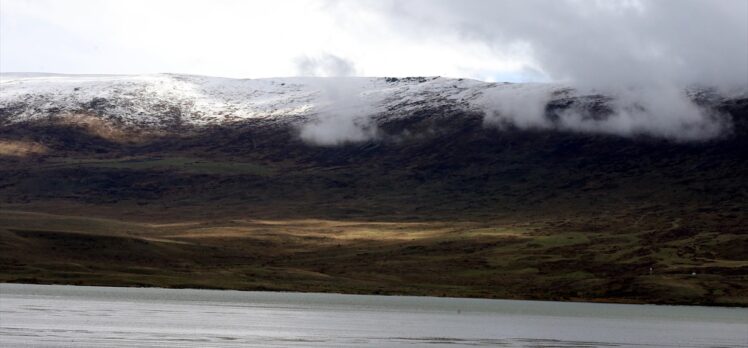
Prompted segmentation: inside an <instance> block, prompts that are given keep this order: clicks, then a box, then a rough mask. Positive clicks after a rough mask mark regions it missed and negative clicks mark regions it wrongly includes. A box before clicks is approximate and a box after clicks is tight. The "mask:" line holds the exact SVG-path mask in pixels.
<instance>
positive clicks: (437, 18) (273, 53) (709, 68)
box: [0, 0, 748, 86]
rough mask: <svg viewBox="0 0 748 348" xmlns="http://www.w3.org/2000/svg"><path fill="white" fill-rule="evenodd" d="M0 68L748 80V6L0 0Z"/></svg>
mask: <svg viewBox="0 0 748 348" xmlns="http://www.w3.org/2000/svg"><path fill="white" fill-rule="evenodd" d="M0 71H3V72H21V71H22V72H55V73H95V74H142V73H185V74H198V75H211V76H224V77H239V78H261V77H283V76H446V77H465V78H473V79H478V80H483V81H510V82H547V81H554V82H556V81H559V82H570V83H576V84H580V85H591V86H595V85H605V84H611V83H615V84H621V85H628V84H649V85H656V84H668V85H670V84H678V85H682V84H693V83H704V84H732V85H734V84H739V85H741V84H748V1H746V0H701V1H700V0H650V1H647V0H640V1H639V0H620V1H603V0H545V1H544V0H521V1H502V0H497V1H488V0H486V1H478V0H407V1H395V0H340V1H334V0H283V1H278V0H265V1H235V0H211V1H207V0H202V1H201V0H174V1H171V0H148V1H144V0H64V1H60V0H0Z"/></svg>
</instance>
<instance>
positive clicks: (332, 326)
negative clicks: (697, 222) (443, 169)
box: [0, 284, 748, 347]
mask: <svg viewBox="0 0 748 348" xmlns="http://www.w3.org/2000/svg"><path fill="white" fill-rule="evenodd" d="M431 345H434V346H442V347H444V346H446V347H461V346H469V347H475V346H490V347H495V346H499V347H748V309H745V308H712V307H695V306H652V305H621V304H595V303H572V302H546V301H510V300H482V299H457V298H433V297H411V296H368V295H367V296H363V295H340V294H318V293H313V294H309V293H283V292H242V291H220V290H192V289H181V290H177V289H153V288H114V287H89V286H63V285H27V284H0V346H2V347H59V346H70V347H103V346H106V347H134V346H138V347H142V346H162V347H165V346H179V347H206V346H209V347H229V346H232V347H238V346H242V347H422V346H431Z"/></svg>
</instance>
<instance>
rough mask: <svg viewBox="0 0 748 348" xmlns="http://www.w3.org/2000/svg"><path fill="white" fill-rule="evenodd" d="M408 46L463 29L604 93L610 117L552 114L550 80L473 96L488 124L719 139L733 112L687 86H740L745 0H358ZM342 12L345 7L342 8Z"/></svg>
mask: <svg viewBox="0 0 748 348" xmlns="http://www.w3.org/2000/svg"><path fill="white" fill-rule="evenodd" d="M357 4H358V5H357V6H361V7H362V8H365V9H367V11H370V12H371V13H373V15H376V16H379V17H380V18H382V19H383V23H386V26H387V27H388V28H389V30H390V31H392V32H398V33H401V35H402V37H401V39H403V37H406V38H407V39H408V40H410V41H413V42H426V41H430V40H433V39H434V38H437V37H448V36H450V35H454V33H458V35H459V36H460V37H461V38H462V40H464V42H470V43H474V44H482V45H484V46H487V47H490V49H492V50H493V51H494V52H495V53H496V54H497V55H503V56H507V55H509V56H511V55H512V54H513V52H514V53H516V52H520V53H521V57H519V56H518V58H521V59H524V60H525V69H531V70H532V71H535V72H536V76H544V78H543V80H545V82H552V83H558V84H561V85H563V86H567V87H571V88H572V89H574V90H575V91H576V93H577V94H578V95H586V94H589V95H605V96H610V97H611V100H609V101H608V102H607V103H606V107H607V108H609V111H610V112H609V114H607V115H605V117H598V116H600V115H590V114H589V113H590V111H589V110H586V109H583V108H578V107H577V108H569V109H567V110H563V111H560V112H558V113H557V114H555V115H554V117H555V118H548V117H547V115H546V104H547V103H548V102H549V101H550V100H552V98H553V96H552V93H553V92H554V88H557V86H556V87H554V86H553V85H544V84H538V85H529V86H521V85H517V86H514V87H513V86H506V85H504V86H499V87H498V88H496V89H494V90H489V91H486V93H485V94H484V95H483V96H482V97H481V98H480V100H479V102H478V103H479V107H481V108H482V109H483V110H484V111H485V114H486V117H485V124H486V125H487V126H499V127H503V126H506V125H514V126H516V127H519V128H546V129H549V128H551V129H559V130H567V131H579V132H594V133H606V134H616V135H621V136H632V135H639V134H646V135H651V136H656V137H664V138H669V139H675V140H704V139H711V138H714V137H717V136H719V135H720V134H723V133H724V131H725V130H726V129H729V128H730V122H729V119H728V118H726V117H725V116H724V115H721V114H719V113H716V112H715V111H714V110H708V109H705V108H703V107H701V106H698V105H696V104H695V103H694V102H693V101H692V100H691V98H689V97H688V96H687V94H686V91H687V90H688V89H689V88H699V87H715V88H717V90H718V91H727V90H734V89H735V88H738V89H742V90H743V91H746V90H748V89H746V88H747V87H748V44H746V43H747V42H748V1H744V0H724V1H704V0H681V1H668V0H626V1H582V0H558V1H556V0H553V1H549V0H521V1H511V0H509V1H495V2H491V1H479V0H464V1H455V0H412V1H406V2H403V1H394V0H389V1H386V0H385V1H381V0H377V1H368V2H367V1H363V2H359V3H357ZM345 6H346V8H349V7H350V6H356V5H351V4H350V3H346V4H345Z"/></svg>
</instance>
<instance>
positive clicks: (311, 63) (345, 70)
mask: <svg viewBox="0 0 748 348" xmlns="http://www.w3.org/2000/svg"><path fill="white" fill-rule="evenodd" d="M296 74H297V76H322V77H331V76H332V77H339V76H353V75H355V74H356V68H355V66H354V64H353V62H351V61H350V60H347V59H345V58H341V57H338V56H336V55H332V54H323V55H320V56H302V57H298V58H297V59H296Z"/></svg>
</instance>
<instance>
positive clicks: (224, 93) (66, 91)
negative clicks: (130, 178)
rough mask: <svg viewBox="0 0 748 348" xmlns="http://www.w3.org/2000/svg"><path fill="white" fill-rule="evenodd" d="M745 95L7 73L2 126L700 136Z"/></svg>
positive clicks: (719, 129)
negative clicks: (417, 127)
mask: <svg viewBox="0 0 748 348" xmlns="http://www.w3.org/2000/svg"><path fill="white" fill-rule="evenodd" d="M745 97H746V93H745V90H739V91H731V92H730V96H725V95H724V94H718V93H715V92H714V91H710V90H692V91H690V92H688V93H683V91H682V90H679V91H673V90H666V91H662V90H657V91H650V90H643V91H639V92H637V93H631V92H630V91H624V92H623V93H618V94H610V93H607V92H606V93H601V92H598V91H595V90H591V89H590V90H586V91H581V90H577V89H572V88H569V87H566V86H562V85H558V84H510V83H489V82H481V81H475V80H470V79H451V78H442V77H411V78H368V77H344V78H315V77H296V78H271V79H230V78H217V77H205V76H193V75H175V74H156V75H60V74H34V73H4V74H1V75H0V125H13V124H17V123H21V122H28V121H35V120H57V119H65V118H67V117H75V116H76V115H77V116H80V115H83V116H87V117H95V118H98V119H101V120H103V121H106V122H107V124H109V125H114V126H121V127H124V128H128V129H143V128H148V129H155V130H159V131H169V130H173V129H175V125H176V126H180V127H179V128H180V129H183V128H184V127H197V128H199V127H201V126H205V125H225V124H230V123H234V122H241V121H242V120H247V119H258V118H260V119H271V120H277V121H279V122H282V123H291V122H300V123H302V124H303V123H314V124H317V129H313V130H312V133H319V134H328V133H336V132H343V133H345V134H343V135H342V137H337V138H336V137H335V136H334V134H333V141H332V143H336V142H338V141H339V140H340V139H342V140H344V141H345V140H359V139H365V138H367V137H368V136H370V135H371V134H368V133H365V132H362V131H361V127H365V126H366V125H367V124H371V123H377V122H380V123H381V121H383V120H384V121H386V120H392V119H397V118H402V117H408V116H410V115H413V114H414V113H417V112H418V111H423V110H432V111H433V110H439V109H443V108H450V109H457V110H460V111H463V112H467V113H480V114H482V115H484V117H485V123H486V124H488V125H495V126H498V127H504V126H506V125H512V126H517V127H519V128H555V129H561V130H571V131H582V132H600V133H614V134H620V135H630V134H638V133H645V134H650V135H655V136H662V137H669V138H678V139H703V138H712V137H715V136H717V135H719V134H721V133H723V131H724V130H725V129H729V127H730V124H729V123H730V122H729V121H730V120H729V119H725V118H724V117H722V116H721V115H719V114H718V113H714V112H713V111H714V110H715V109H716V107H717V106H718V105H719V104H720V103H723V102H725V101H726V100H732V99H735V98H745ZM697 104H699V105H697ZM320 124H321V126H319V125H320ZM341 125H342V126H341ZM362 125H363V126H362ZM319 127H323V128H324V129H323V130H322V131H321V130H320V129H319ZM328 128H330V129H329V130H328Z"/></svg>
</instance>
